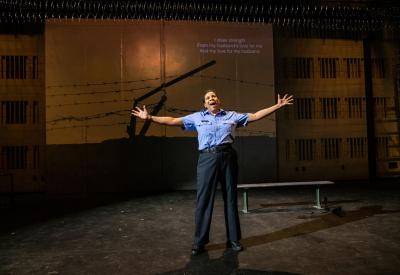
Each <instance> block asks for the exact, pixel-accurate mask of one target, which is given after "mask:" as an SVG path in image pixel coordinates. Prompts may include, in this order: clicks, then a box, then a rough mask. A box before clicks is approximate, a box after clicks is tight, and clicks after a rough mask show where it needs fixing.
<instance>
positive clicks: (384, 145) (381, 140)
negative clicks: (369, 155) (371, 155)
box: [375, 136, 389, 160]
mask: <svg viewBox="0 0 400 275" xmlns="http://www.w3.org/2000/svg"><path fill="white" fill-rule="evenodd" d="M375 145H376V147H375V150H376V158H377V159H378V160H386V159H387V158H388V156H389V137H387V136H386V137H376V138H375Z"/></svg>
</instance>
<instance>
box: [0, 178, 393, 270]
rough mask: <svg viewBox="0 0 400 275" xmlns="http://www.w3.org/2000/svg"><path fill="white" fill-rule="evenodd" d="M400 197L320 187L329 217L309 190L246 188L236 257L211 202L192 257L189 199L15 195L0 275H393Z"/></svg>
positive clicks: (384, 187) (386, 190)
mask: <svg viewBox="0 0 400 275" xmlns="http://www.w3.org/2000/svg"><path fill="white" fill-rule="evenodd" d="M399 185H400V183H399ZM399 190H400V186H396V185H395V184H393V183H391V184H383V183H382V184H375V185H372V186H371V185H368V184H367V183H358V184H350V183H348V184H338V185H335V186H326V187H322V189H321V197H322V198H324V197H327V199H328V204H327V206H328V207H329V208H330V210H331V211H329V212H319V211H316V210H314V209H312V208H311V206H312V205H313V199H314V189H313V188H312V187H287V188H270V189H263V190H252V191H250V194H249V197H250V205H249V206H250V209H252V210H254V211H253V212H252V213H250V214H242V213H241V214H240V220H241V226H242V235H243V239H242V244H243V245H244V247H245V250H244V251H243V252H240V253H239V254H235V253H232V252H230V251H229V250H225V248H224V247H225V241H226V240H225V224H224V215H223V203H222V198H221V194H218V196H217V199H216V202H215V208H214V215H213V221H212V227H211V235H210V238H211V241H210V244H209V246H208V252H207V253H204V254H202V255H200V256H196V257H191V256H190V249H191V244H192V237H193V230H194V207H195V192H194V191H176V192H167V193H159V194H151V195H149V194H148V195H143V196H135V197H134V196H125V197H123V198H122V197H121V196H116V195H111V194H109V195H101V196H100V195H91V196H84V197H82V196H63V197H54V196H52V197H40V196H39V197H36V198H35V199H32V198H29V196H25V197H23V198H22V197H18V196H17V198H16V205H15V206H14V207H10V206H7V205H5V204H4V203H3V205H2V209H1V213H2V215H1V216H2V218H1V219H2V220H1V224H2V225H1V227H2V229H1V235H0V274H352V275H353V274H399V272H400V271H399V270H400V192H399ZM241 207H242V199H241V196H240V194H239V208H241ZM339 208H341V210H342V211H340V209H339Z"/></svg>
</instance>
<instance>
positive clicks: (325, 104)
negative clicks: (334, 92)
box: [319, 97, 340, 119]
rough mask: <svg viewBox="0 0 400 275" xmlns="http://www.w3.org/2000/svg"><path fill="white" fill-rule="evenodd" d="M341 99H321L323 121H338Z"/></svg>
mask: <svg viewBox="0 0 400 275" xmlns="http://www.w3.org/2000/svg"><path fill="white" fill-rule="evenodd" d="M339 102H340V98H338V97H326V98H320V99H319V103H320V106H321V118H323V119H336V118H338V109H339Z"/></svg>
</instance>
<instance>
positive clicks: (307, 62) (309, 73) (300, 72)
mask: <svg viewBox="0 0 400 275" xmlns="http://www.w3.org/2000/svg"><path fill="white" fill-rule="evenodd" d="M293 59H294V66H295V78H313V77H314V74H313V72H314V59H313V58H311V57H294V58H293Z"/></svg>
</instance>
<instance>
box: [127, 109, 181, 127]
mask: <svg viewBox="0 0 400 275" xmlns="http://www.w3.org/2000/svg"><path fill="white" fill-rule="evenodd" d="M131 114H132V115H134V116H135V117H138V118H140V119H144V120H151V121H153V122H155V123H158V124H164V125H169V126H182V125H183V122H182V118H181V117H169V116H152V115H150V114H149V112H147V109H146V106H143V109H140V108H139V107H136V110H135V109H133V110H132V112H131Z"/></svg>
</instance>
